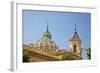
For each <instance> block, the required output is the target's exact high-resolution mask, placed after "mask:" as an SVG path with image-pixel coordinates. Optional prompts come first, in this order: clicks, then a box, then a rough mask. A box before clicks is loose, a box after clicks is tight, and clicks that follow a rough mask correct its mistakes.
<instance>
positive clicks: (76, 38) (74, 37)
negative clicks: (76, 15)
mask: <svg viewBox="0 0 100 73" xmlns="http://www.w3.org/2000/svg"><path fill="white" fill-rule="evenodd" d="M75 40H79V41H80V38H79V36H78V33H77V30H76V24H75V29H74V35H73V37H72V38H71V41H75Z"/></svg>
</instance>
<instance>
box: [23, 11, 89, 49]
mask: <svg viewBox="0 0 100 73" xmlns="http://www.w3.org/2000/svg"><path fill="white" fill-rule="evenodd" d="M22 17H23V43H24V44H31V43H34V42H36V41H38V40H40V39H41V37H42V35H43V32H45V31H46V25H47V23H48V27H49V31H50V33H51V34H52V40H53V41H55V43H56V44H57V45H58V46H59V47H60V48H61V49H68V48H69V47H70V46H69V40H70V39H71V38H72V37H73V35H74V29H75V24H76V29H77V33H78V35H79V37H80V39H81V41H82V43H81V46H82V48H83V49H87V48H90V47H91V14H90V13H79V12H54V11H34V10H23V16H22Z"/></svg>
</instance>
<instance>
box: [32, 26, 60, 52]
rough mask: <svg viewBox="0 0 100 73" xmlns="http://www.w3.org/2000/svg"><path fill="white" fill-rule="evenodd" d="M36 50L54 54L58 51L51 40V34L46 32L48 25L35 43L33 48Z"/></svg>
mask: <svg viewBox="0 0 100 73" xmlns="http://www.w3.org/2000/svg"><path fill="white" fill-rule="evenodd" d="M34 46H35V48H36V49H38V50H41V51H44V52H47V53H55V52H57V50H58V49H59V47H58V46H57V45H56V43H55V42H54V41H53V40H52V36H51V33H50V32H49V30H48V25H47V26H46V31H45V32H44V33H43V35H42V38H41V39H40V40H39V41H37V42H36V43H35V44H34V45H33V47H34Z"/></svg>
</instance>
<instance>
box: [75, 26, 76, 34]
mask: <svg viewBox="0 0 100 73" xmlns="http://www.w3.org/2000/svg"><path fill="white" fill-rule="evenodd" d="M75 32H76V24H75Z"/></svg>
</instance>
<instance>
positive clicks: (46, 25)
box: [46, 21, 49, 32]
mask: <svg viewBox="0 0 100 73" xmlns="http://www.w3.org/2000/svg"><path fill="white" fill-rule="evenodd" d="M46 31H47V32H49V30H48V21H47V25H46Z"/></svg>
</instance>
